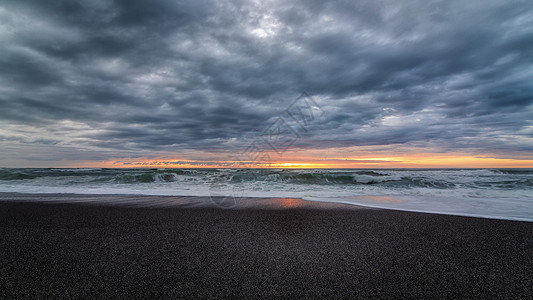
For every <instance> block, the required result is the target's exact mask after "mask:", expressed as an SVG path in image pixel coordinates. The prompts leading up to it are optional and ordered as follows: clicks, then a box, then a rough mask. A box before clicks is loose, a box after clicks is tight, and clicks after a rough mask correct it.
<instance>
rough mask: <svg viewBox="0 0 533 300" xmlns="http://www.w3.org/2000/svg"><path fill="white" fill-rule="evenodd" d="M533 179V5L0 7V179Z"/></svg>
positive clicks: (240, 0)
mask: <svg viewBox="0 0 533 300" xmlns="http://www.w3.org/2000/svg"><path fill="white" fill-rule="evenodd" d="M267 166H270V167H336V168H343V167H345V168H348V167H356V168H393V167H400V168H401V167H409V168H411V167H489V168H493V167H530V168H531V167H533V2H532V1H530V0H523V1H522V0H508V1H501V0H499V1H494V0H483V1H478V0H471V1H463V0H460V1H457V0H447V1H440V0H436V1H432V0H406V1H397V0H394V1H384V0H378V1H356V0H353V1H340V0H339V1H318V0H309V1H303V0H302V1H298V0H295V1H273V0H267V1H246V0H235V1H219V0H216V1H209V0H206V1H193V0H190V1H188V0H186V1H176V0H158V1H139V0H114V1H111V0H105V1H100V0H90V1H61V0H56V1H52V0H50V1H24V0H22V1H21V0H17V1H12V0H2V1H1V2H0V167H267Z"/></svg>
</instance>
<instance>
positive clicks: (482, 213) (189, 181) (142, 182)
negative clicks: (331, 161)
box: [0, 168, 533, 221]
mask: <svg viewBox="0 0 533 300" xmlns="http://www.w3.org/2000/svg"><path fill="white" fill-rule="evenodd" d="M0 193H53V194H65V193H67V194H91V195H93V194H120V195H165V196H202V197H210V198H211V199H224V201H223V202H224V205H225V206H227V207H231V203H237V202H238V201H240V199H244V197H247V198H248V197H260V198H265V197H267V198H272V197H280V198H302V199H304V200H309V201H324V202H335V203H347V204H355V205H360V206H367V207H374V208H387V209H396V210H405V211H415V212H430V213H439V214H450V215H462V216H476V217H486V218H497V219H508V220H524V221H533V169H105V168H87V169H80V168H77V169H75V168H73V169H42V168H36V169H31V168H24V169H10V168H2V169H0ZM214 201H215V202H216V201H219V200H214ZM220 203H222V202H220ZM224 205H222V204H221V206H224Z"/></svg>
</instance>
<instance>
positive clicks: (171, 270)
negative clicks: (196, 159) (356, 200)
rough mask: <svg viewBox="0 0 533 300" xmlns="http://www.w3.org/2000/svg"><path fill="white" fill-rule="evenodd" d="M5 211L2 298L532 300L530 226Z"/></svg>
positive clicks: (69, 206)
mask: <svg viewBox="0 0 533 300" xmlns="http://www.w3.org/2000/svg"><path fill="white" fill-rule="evenodd" d="M4 196H6V195H4ZM108 197H110V196H108ZM120 197H125V198H128V197H126V196H120ZM4 198H5V197H2V200H0V278H2V280H0V298H8V299H9V298H43V297H66V298H75V297H89V296H90V297H96V298H105V297H111V298H116V297H121V298H178V297H181V298H191V297H194V298H198V297H200V298H216V297H239V298H242V297H258V298H271V297H284V298H285V297H291V298H292V297H308V298H324V297H329V298H331V297H335V298H342V297H344V298H430V297H431V298H434V297H439V298H473V297H476V298H485V297H490V298H496V297H508V298H531V297H533V289H532V288H531V287H533V279H532V278H533V260H531V257H533V235H532V234H531V232H533V223H531V222H519V221H506V220H495V219H483V218H471V217H461V216H448V215H437V214H425V213H413V212H401V211H395V210H384V209H364V208H363V209H362V208H353V207H352V206H351V205H346V206H343V207H340V206H335V205H334V206H335V207H333V206H330V205H325V206H321V205H319V206H315V205H314V204H313V205H312V206H301V205H299V204H301V203H300V201H302V202H303V200H299V201H298V199H296V200H294V199H291V201H289V203H293V204H296V205H293V206H287V207H279V206H275V207H274V209H273V207H272V206H265V207H264V208H262V209H256V208H243V209H220V208H216V207H212V206H211V207H208V206H201V205H199V206H186V205H185V206H183V205H182V206H179V205H178V206H174V207H168V206H166V207H149V208H147V207H141V206H131V205H130V206H128V205H94V204H95V202H83V203H82V202H77V203H74V202H73V203H58V202H50V201H49V202H31V201H28V202H27V201H24V202H22V201H19V202H18V201H16V200H15V201H5V199H4ZM82 198H83V197H82ZM85 199H86V200H87V197H85ZM71 200H73V199H71ZM78 200H79V199H78ZM130 200H132V199H130ZM306 202H308V201H306ZM348 207H350V208H349V209H346V208H348Z"/></svg>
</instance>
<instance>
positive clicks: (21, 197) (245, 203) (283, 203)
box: [0, 192, 533, 223]
mask: <svg viewBox="0 0 533 300" xmlns="http://www.w3.org/2000/svg"><path fill="white" fill-rule="evenodd" d="M341 198H342V197H341ZM235 199H236V200H234V198H233V197H226V196H175V195H146V194H78V193H21V192H0V202H2V201H9V202H11V201H15V202H16V201H23V202H44V203H85V204H91V205H104V206H106V205H109V206H126V207H145V208H147V207H159V208H165V207H167V208H176V207H181V208H186V207H211V208H222V209H286V208H290V207H292V208H296V207H298V208H309V209H334V210H339V209H340V210H343V209H344V210H353V209H377V210H391V211H398V212H407V213H420V214H431V215H443V216H455V217H467V218H479V219H489V220H503V221H515V222H530V223H533V219H530V218H524V217H501V216H487V215H478V214H469V213H453V212H439V211H430V210H416V209H402V208H392V207H386V206H380V205H368V204H360V203H357V204H356V203H350V202H333V201H320V200H310V199H305V197H302V198H287V197H285V198H283V197H237V198H235Z"/></svg>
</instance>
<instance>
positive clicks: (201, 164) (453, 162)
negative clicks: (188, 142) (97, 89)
mask: <svg viewBox="0 0 533 300" xmlns="http://www.w3.org/2000/svg"><path fill="white" fill-rule="evenodd" d="M84 167H105V168H274V169H280V168H283V169H321V168H363V169H364V168H369V169H371V168H533V160H531V159H511V158H495V157H483V156H473V155H433V154H429V153H419V154H416V155H404V156H389V157H385V156H379V157H371V156H365V157H346V158H338V157H335V158H316V157H302V158H296V157H293V158H286V159H279V160H278V161H255V162H254V161H234V160H203V161H199V160H190V159H189V160H186V159H168V158H166V159H148V158H145V159H139V160H131V161H124V160H121V161H118V160H116V161H107V162H103V163H98V164H90V163H89V164H84Z"/></svg>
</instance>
